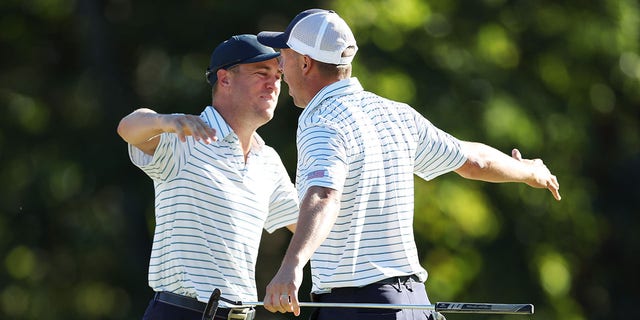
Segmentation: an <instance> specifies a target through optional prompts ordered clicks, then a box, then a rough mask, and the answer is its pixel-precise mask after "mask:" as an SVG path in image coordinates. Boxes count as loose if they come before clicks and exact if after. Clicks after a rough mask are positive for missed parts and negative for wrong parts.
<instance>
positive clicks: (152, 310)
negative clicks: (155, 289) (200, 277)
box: [142, 299, 202, 320]
mask: <svg viewBox="0 0 640 320" xmlns="http://www.w3.org/2000/svg"><path fill="white" fill-rule="evenodd" d="M142 320H202V312H197V311H193V310H189V309H184V308H180V307H175V306H172V305H170V304H166V303H162V302H160V301H157V300H154V299H151V302H149V306H148V307H147V310H146V311H145V312H144V316H143V317H142Z"/></svg>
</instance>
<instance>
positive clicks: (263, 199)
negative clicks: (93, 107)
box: [129, 106, 298, 306]
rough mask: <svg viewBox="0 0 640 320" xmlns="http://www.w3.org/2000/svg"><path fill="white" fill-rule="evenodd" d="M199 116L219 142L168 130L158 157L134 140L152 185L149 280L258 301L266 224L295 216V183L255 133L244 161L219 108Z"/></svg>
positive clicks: (182, 290)
mask: <svg viewBox="0 0 640 320" xmlns="http://www.w3.org/2000/svg"><path fill="white" fill-rule="evenodd" d="M201 117H202V119H204V120H205V121H206V122H207V123H209V124H210V125H211V126H212V127H213V128H215V129H216V131H217V136H218V139H219V140H218V142H214V143H212V144H210V145H207V144H205V143H203V142H196V141H195V140H194V139H193V138H191V137H188V139H187V141H186V142H181V141H180V140H179V139H178V137H177V135H175V134H173V133H164V134H162V135H161V138H160V143H159V145H158V147H157V149H156V152H155V154H154V155H153V156H149V155H146V154H144V153H143V152H141V151H140V150H139V149H137V148H135V147H133V146H131V145H130V146H129V154H130V158H131V161H132V162H133V163H134V164H135V165H136V166H138V167H140V168H141V169H142V170H143V171H144V172H145V173H146V174H147V175H148V176H149V177H151V179H152V180H153V181H154V186H155V218H156V226H155V234H154V238H153V247H152V251H151V261H150V263H149V285H150V287H151V288H152V289H153V290H154V291H170V292H174V293H177V294H182V295H186V296H191V297H194V298H197V299H198V300H200V301H203V302H207V301H208V299H209V296H210V295H211V292H213V290H214V289H215V288H218V289H220V290H221V291H222V293H223V295H224V296H225V297H226V298H228V299H232V300H241V301H257V289H256V283H255V264H256V258H257V254H258V246H259V244H260V238H261V235H262V229H263V228H264V229H265V230H267V231H268V232H273V231H274V230H276V229H277V228H281V227H284V226H287V225H290V224H293V223H295V222H296V221H297V217H298V198H297V194H296V191H295V187H294V185H293V183H292V182H291V179H290V178H289V176H288V174H287V171H286V170H285V167H284V165H283V164H282V161H281V159H280V157H279V156H278V154H277V153H276V152H275V150H273V149H272V148H271V147H269V146H266V145H265V144H264V142H263V140H262V139H261V138H260V137H259V136H258V135H257V134H256V135H255V136H254V142H253V145H252V147H251V152H250V154H249V156H248V158H247V162H246V164H245V161H244V156H243V154H242V150H241V148H240V144H239V142H238V137H237V136H236V134H235V133H233V131H232V130H231V128H230V127H229V125H228V124H227V123H226V122H225V121H224V120H223V118H222V117H221V116H220V114H218V112H217V111H216V110H215V109H214V108H213V107H210V106H209V107H207V108H206V109H205V110H204V112H203V113H202V114H201ZM223 305H224V303H223V302H221V306H223Z"/></svg>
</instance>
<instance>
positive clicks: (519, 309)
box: [238, 302, 533, 314]
mask: <svg viewBox="0 0 640 320" xmlns="http://www.w3.org/2000/svg"><path fill="white" fill-rule="evenodd" d="M298 304H299V305H300V307H315V308H373V309H420V310H432V311H438V312H442V313H486V314H533V305H532V304H504V303H469V302H438V303H436V304H424V305H417V304H384V303H341V302H335V303H332V302H299V303H298ZM253 306H264V302H244V303H242V305H239V306H238V307H240V308H242V307H253Z"/></svg>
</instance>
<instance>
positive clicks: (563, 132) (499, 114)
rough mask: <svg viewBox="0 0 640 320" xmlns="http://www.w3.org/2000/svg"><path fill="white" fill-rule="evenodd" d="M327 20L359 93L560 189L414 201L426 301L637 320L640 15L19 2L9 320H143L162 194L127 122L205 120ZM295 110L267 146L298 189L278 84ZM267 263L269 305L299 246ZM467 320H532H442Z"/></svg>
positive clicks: (375, 5) (0, 138)
mask: <svg viewBox="0 0 640 320" xmlns="http://www.w3.org/2000/svg"><path fill="white" fill-rule="evenodd" d="M312 7H323V8H331V9H334V10H336V11H337V12H338V13H339V14H340V15H341V16H343V17H344V18H345V20H347V22H348V23H349V24H350V25H351V26H352V29H353V31H354V33H355V35H356V38H357V40H358V45H359V47H360V50H359V52H358V55H357V57H356V59H355V61H354V75H355V76H356V77H358V78H359V79H360V81H361V82H362V83H363V84H364V86H365V88H367V89H368V90H370V91H374V92H377V93H379V94H381V95H383V96H386V97H389V98H392V99H396V100H400V101H404V102H407V103H409V104H411V105H412V106H413V107H415V108H416V109H417V110H419V111H420V112H421V113H423V114H424V115H425V116H426V117H427V118H429V119H430V120H431V121H432V122H433V123H435V124H436V125H437V126H439V127H441V128H443V129H444V130H446V131H448V132H450V133H452V134H453V135H455V136H457V137H459V138H460V139H464V140H474V141H481V142H485V143H487V144H490V145H492V146H495V147H496V148H498V149H500V150H502V151H504V152H505V153H509V152H510V150H511V148H513V147H517V148H519V149H520V150H521V151H522V153H523V155H524V157H527V158H537V157H539V158H542V159H543V160H544V161H545V163H546V164H547V165H548V166H549V167H550V168H551V170H552V171H553V172H554V173H555V174H556V175H557V176H558V178H559V180H560V182H561V192H562V195H563V200H562V201H561V202H555V201H554V200H553V198H552V196H551V195H550V194H549V193H548V192H546V191H544V190H534V189H531V188H529V187H527V186H524V185H516V184H488V183H480V182H473V181H466V180H464V179H462V178H460V177H458V176H457V175H455V174H449V175H445V176H443V177H439V178H437V179H435V180H434V181H429V182H426V181H422V180H420V179H416V219H415V230H416V241H417V242H418V245H419V248H420V255H421V257H422V262H423V265H424V266H425V267H426V268H427V270H428V271H429V273H430V278H429V280H428V281H427V288H428V290H429V294H430V298H431V300H432V301H472V302H505V303H511V302H513V303H520V302H522V303H533V304H534V305H535V308H536V309H535V310H536V314H535V315H534V316H532V317H531V318H534V319H535V318H537V319H622V318H625V319H627V318H638V317H640V312H639V311H637V308H635V303H636V301H637V299H638V298H639V295H638V293H637V289H638V288H639V287H640V281H638V277H637V275H636V273H637V272H638V270H640V262H639V260H640V258H638V257H639V256H640V238H638V237H637V236H635V234H636V233H637V231H638V229H639V227H640V223H639V218H638V213H639V212H638V208H640V199H639V198H640V197H639V196H640V187H638V184H637V181H638V180H639V179H640V170H638V167H640V116H639V114H640V48H639V46H640V3H639V2H638V1H637V0H618V1H591V2H584V1H576V0H573V1H563V2H554V1H532V0H521V1H508V0H480V1H460V0H430V1H426V0H334V1H317V2H316V1H298V2H294V3H291V2H289V1H283V0H274V1H269V2H265V1H257V0H254V1H242V3H236V2H230V1H135V2H134V1H131V0H76V1H72V0H56V1H51V0H49V1H42V0H40V1H36V0H31V1H17V0H5V1H2V2H1V3H0V12H1V15H0V58H2V59H0V67H1V70H2V72H0V125H1V128H2V130H0V181H3V182H4V184H3V185H2V186H0V252H2V255H1V257H2V260H1V261H0V318H2V319H140V318H141V316H142V313H143V311H144V309H145V307H146V304H147V302H148V299H149V298H150V297H151V291H150V289H149V288H148V287H147V280H146V279H147V277H146V272H147V265H148V255H149V251H150V237H151V234H152V230H153V224H154V222H153V190H152V183H151V181H150V180H149V179H148V178H147V177H146V176H144V174H143V173H142V172H141V171H139V170H138V169H136V168H135V167H133V165H132V164H131V163H130V162H129V159H128V156H127V152H126V146H125V144H124V142H122V140H120V139H119V137H118V136H117V134H116V132H115V128H116V126H117V123H118V121H119V120H120V119H121V118H122V117H123V116H125V115H126V114H128V113H129V112H131V111H132V110H134V109H135V108H137V107H140V106H151V107H152V108H154V109H156V110H158V111H159V112H186V113H198V112H200V110H201V109H202V108H203V107H204V106H205V105H207V104H209V103H210V92H209V87H208V85H207V83H206V82H205V81H204V76H203V75H204V70H205V68H206V66H207V64H208V59H209V54H210V52H211V50H212V49H213V48H214V47H215V45H216V44H217V43H219V42H221V41H222V40H224V39H226V38H228V37H229V36H230V35H232V34H239V33H256V32H259V31H261V30H282V29H284V28H285V27H286V25H287V24H288V22H289V21H290V19H291V18H292V17H293V16H295V14H296V13H298V12H299V11H301V10H303V9H307V8H312ZM248 8H251V10H249V9H248ZM280 101H281V102H280V105H279V108H278V109H277V111H276V117H275V119H274V120H273V121H272V122H270V123H269V124H267V125H266V126H265V127H263V128H262V129H261V130H260V133H261V134H262V135H263V136H264V137H265V138H266V140H267V141H268V143H269V144H271V145H272V146H273V147H274V148H276V150H278V151H279V153H280V154H281V156H282V158H283V160H284V161H285V164H286V165H287V168H288V170H289V171H290V174H291V176H293V172H294V170H295V161H296V151H295V126H296V119H297V117H298V115H299V113H300V110H299V109H297V108H295V107H294V106H293V103H292V101H291V99H290V98H289V96H288V94H287V89H286V85H284V84H283V93H282V95H281V99H280ZM263 241H264V243H268V245H265V246H263V248H262V251H261V254H260V255H261V256H260V257H261V258H260V261H259V268H258V270H259V274H257V278H258V281H259V283H258V285H259V288H261V290H263V288H264V287H265V286H266V283H267V282H268V281H269V280H270V277H271V276H272V275H273V273H274V272H275V270H276V269H277V267H278V266H279V263H280V261H279V259H280V258H281V256H282V254H283V252H284V250H285V248H286V244H287V241H288V234H287V233H286V232H276V233H275V234H272V235H268V234H265V235H264V238H263ZM305 281H306V283H305V284H304V286H303V292H301V294H300V298H301V299H302V300H303V301H308V300H307V292H308V290H309V284H308V281H309V278H306V279H305ZM305 290H306V291H305ZM262 294H263V291H261V292H259V295H260V296H261V295H262ZM305 312H307V311H305ZM303 315H304V313H303ZM259 316H260V319H283V318H293V317H292V316H290V315H271V314H268V313H266V312H260V313H259ZM471 317H473V318H474V319H479V318H480V319H518V318H520V317H518V316H495V315H493V316H489V315H487V316H469V315H455V314H451V315H448V318H449V319H454V320H455V319H468V318H471Z"/></svg>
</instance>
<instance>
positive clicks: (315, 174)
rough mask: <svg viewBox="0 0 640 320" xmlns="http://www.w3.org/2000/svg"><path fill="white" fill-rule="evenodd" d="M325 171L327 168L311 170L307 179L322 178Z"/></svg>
mask: <svg viewBox="0 0 640 320" xmlns="http://www.w3.org/2000/svg"><path fill="white" fill-rule="evenodd" d="M324 172H325V170H316V171H314V172H311V173H309V174H307V179H315V178H322V177H324V176H325V174H324Z"/></svg>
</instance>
